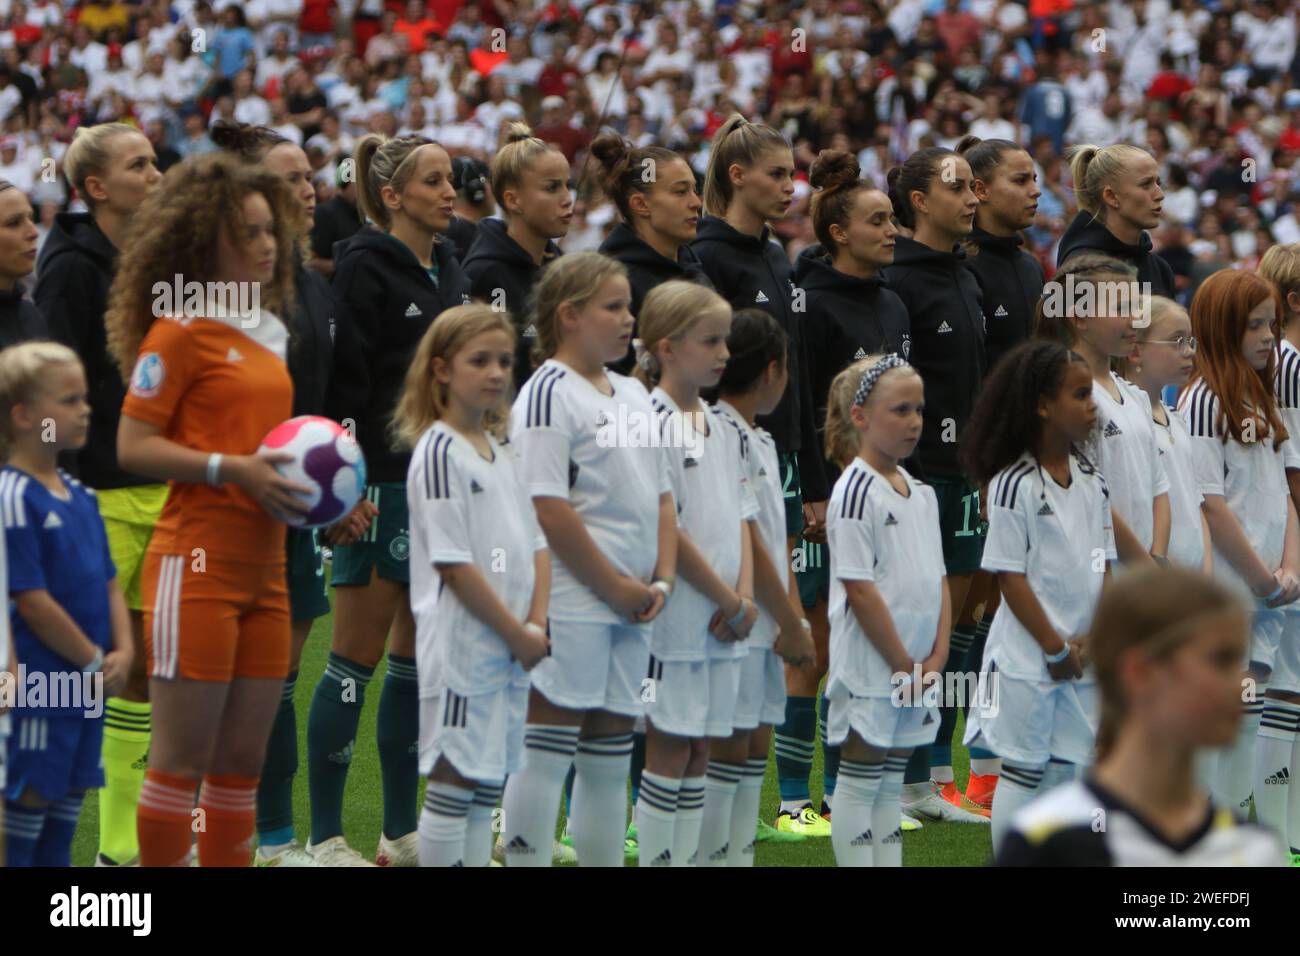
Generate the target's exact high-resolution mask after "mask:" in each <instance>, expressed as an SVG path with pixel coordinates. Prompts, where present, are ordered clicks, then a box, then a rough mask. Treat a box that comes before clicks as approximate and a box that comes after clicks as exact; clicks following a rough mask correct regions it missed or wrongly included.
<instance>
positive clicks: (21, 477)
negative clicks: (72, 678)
mask: <svg viewBox="0 0 1300 956" xmlns="http://www.w3.org/2000/svg"><path fill="white" fill-rule="evenodd" d="M59 476H60V477H61V478H62V479H63V488H64V491H65V493H66V494H67V500H64V499H63V498H60V497H59V496H58V495H56V494H54V493H53V492H51V491H50V490H49V489H48V488H46V487H45V486H44V485H43V484H41V483H40V482H39V481H38V480H37V479H36V478H34V477H33V476H31V475H29V474H28V473H27V472H25V471H21V470H20V469H17V468H14V467H12V466H7V467H5V468H4V469H0V516H3V519H4V526H5V549H6V551H7V552H8V559H9V593H10V595H15V594H20V593H22V592H23V591H36V590H45V591H48V592H49V593H50V597H52V598H53V599H54V600H55V601H56V602H57V603H58V604H59V606H60V607H62V608H63V609H64V610H65V611H67V612H68V615H69V616H70V617H71V618H72V619H73V620H74V621H76V622H77V626H78V627H80V628H81V630H82V631H83V632H85V634H86V636H87V637H88V638H90V640H91V641H92V642H93V643H94V644H95V645H96V646H98V647H102V648H103V649H104V651H105V653H107V652H108V651H109V650H111V649H112V646H113V633H112V627H111V626H110V623H109V609H108V582H109V581H111V580H113V578H115V577H116V576H117V569H116V568H115V567H114V566H113V558H112V557H111V556H110V554H109V551H108V536H107V535H106V534H105V533H104V522H103V521H102V520H101V519H100V517H99V505H98V503H97V502H96V500H95V493H94V492H93V491H91V490H90V489H89V488H86V487H85V486H84V485H82V484H81V482H79V481H77V480H76V479H75V478H72V477H71V476H70V475H68V474H66V473H64V472H63V471H60V472H59ZM9 615H10V622H11V624H12V626H13V635H14V646H15V649H16V650H17V652H18V663H20V664H22V665H23V666H24V667H25V668H26V670H27V673H28V674H29V675H30V674H32V673H35V672H36V671H40V672H43V673H46V674H53V673H57V672H77V671H79V670H80V668H79V667H77V666H76V665H75V664H73V663H72V662H71V661H69V660H67V659H65V658H63V657H61V656H59V655H58V654H56V653H55V652H54V651H52V650H50V649H49V648H48V647H47V646H46V645H45V644H44V643H42V642H41V640H40V639H39V638H38V637H37V636H36V634H35V633H33V631H32V629H31V628H30V627H28V626H27V622H25V621H24V620H23V619H22V616H21V615H20V614H19V613H18V611H17V610H16V609H15V607H14V606H13V603H12V602H11V603H10V608H9ZM29 682H30V678H29ZM46 703H47V704H48V703H50V702H46ZM81 710H82V709H81V708H70V707H63V708H54V707H49V706H46V707H43V708H42V712H43V713H44V714H46V715H49V716H55V715H59V714H77V713H80V712H81Z"/></svg>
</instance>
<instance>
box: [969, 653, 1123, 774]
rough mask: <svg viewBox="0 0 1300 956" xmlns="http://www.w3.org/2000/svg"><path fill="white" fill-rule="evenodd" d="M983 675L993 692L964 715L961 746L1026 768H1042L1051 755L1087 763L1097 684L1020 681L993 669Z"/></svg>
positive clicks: (1094, 723)
mask: <svg viewBox="0 0 1300 956" xmlns="http://www.w3.org/2000/svg"><path fill="white" fill-rule="evenodd" d="M981 676H982V677H983V678H984V679H985V680H987V681H989V684H988V686H989V687H991V688H993V690H992V691H991V697H990V698H989V699H988V700H986V701H984V700H982V701H981V702H980V705H979V706H976V707H972V708H970V710H968V711H967V713H966V734H965V737H964V739H963V740H962V743H964V744H965V745H966V746H967V747H969V746H971V745H976V746H980V747H986V748H987V749H989V750H991V751H993V752H994V753H995V754H997V755H998V756H999V757H1004V758H1006V759H1008V760H1013V761H1015V762H1016V763H1022V764H1026V765H1028V766H1039V765H1045V764H1046V763H1047V762H1048V761H1049V760H1050V759H1051V758H1052V757H1055V758H1057V759H1058V760H1065V761H1068V762H1070V763H1073V764H1078V765H1079V766H1080V767H1086V766H1089V765H1091V763H1092V754H1093V744H1094V743H1095V741H1096V737H1097V720H1098V712H1097V710H1098V708H1097V685H1096V684H1095V683H1093V682H1088V683H1079V682H1078V681H1073V680H1070V681H1052V680H1047V681H1037V680H1023V679H1020V678H1016V677H1008V676H1007V675H1006V674H1003V673H1001V672H999V671H997V670H993V671H990V672H988V673H987V674H984V675H981ZM994 679H996V683H993V680H994Z"/></svg>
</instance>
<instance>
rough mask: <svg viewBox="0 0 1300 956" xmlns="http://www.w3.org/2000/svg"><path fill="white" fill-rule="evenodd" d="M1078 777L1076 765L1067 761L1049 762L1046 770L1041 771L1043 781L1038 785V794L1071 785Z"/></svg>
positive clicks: (1053, 760)
mask: <svg viewBox="0 0 1300 956" xmlns="http://www.w3.org/2000/svg"><path fill="white" fill-rule="evenodd" d="M1078 777H1079V765H1078V764H1073V763H1070V762H1069V761H1068V760H1056V759H1052V760H1049V761H1047V769H1046V770H1044V771H1043V781H1042V783H1040V784H1039V785H1038V792H1039V793H1046V792H1047V791H1048V790H1054V789H1055V788H1057V787H1059V786H1062V785H1064V784H1067V783H1073V782H1074V781H1075V780H1077V779H1078Z"/></svg>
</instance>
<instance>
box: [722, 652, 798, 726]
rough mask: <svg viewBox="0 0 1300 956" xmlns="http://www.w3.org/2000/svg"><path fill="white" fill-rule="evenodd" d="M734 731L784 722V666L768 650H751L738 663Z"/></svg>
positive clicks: (732, 720) (733, 718)
mask: <svg viewBox="0 0 1300 956" xmlns="http://www.w3.org/2000/svg"><path fill="white" fill-rule="evenodd" d="M731 723H732V726H733V727H735V728H736V730H753V729H755V728H756V727H758V726H759V725H760V724H772V725H774V726H775V725H776V724H781V723H785V664H784V663H782V661H781V658H779V657H777V656H776V654H775V653H773V651H772V649H771V648H770V647H751V648H750V649H749V653H748V654H747V655H745V656H744V657H743V658H741V661H740V692H739V693H738V694H737V696H736V713H735V716H733V717H732V719H731Z"/></svg>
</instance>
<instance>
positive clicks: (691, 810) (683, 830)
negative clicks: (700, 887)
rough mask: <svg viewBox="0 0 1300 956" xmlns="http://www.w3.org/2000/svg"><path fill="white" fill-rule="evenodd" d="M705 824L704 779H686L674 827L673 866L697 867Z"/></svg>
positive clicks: (680, 795) (683, 782)
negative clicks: (702, 827)
mask: <svg viewBox="0 0 1300 956" xmlns="http://www.w3.org/2000/svg"><path fill="white" fill-rule="evenodd" d="M703 823H704V778H703V777H684V778H683V779H682V789H681V792H680V794H679V795H678V797H677V820H676V823H675V826H674V827H673V866H695V864H696V860H697V854H698V851H699V848H700V827H701V826H702V825H703Z"/></svg>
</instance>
